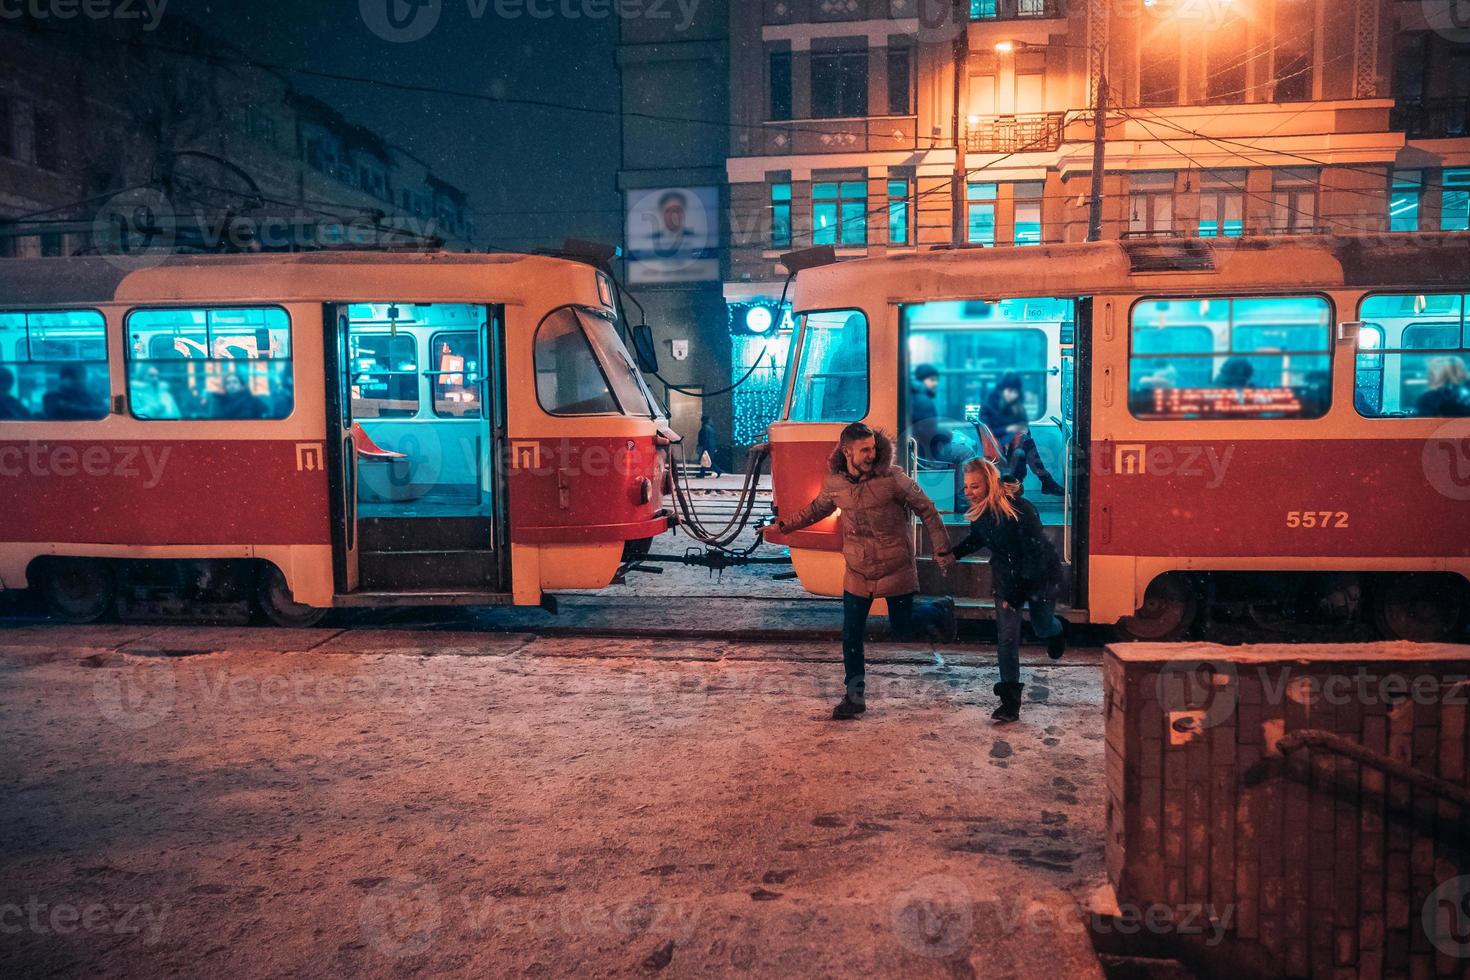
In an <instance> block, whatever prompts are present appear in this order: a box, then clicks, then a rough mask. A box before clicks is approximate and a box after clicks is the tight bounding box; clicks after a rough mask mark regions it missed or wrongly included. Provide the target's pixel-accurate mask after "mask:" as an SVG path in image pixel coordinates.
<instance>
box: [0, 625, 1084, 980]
mask: <svg viewBox="0 0 1470 980" xmlns="http://www.w3.org/2000/svg"><path fill="white" fill-rule="evenodd" d="M1035 652H1036V651H1034V650H1031V651H1028V653H1029V654H1030V655H1031V656H1029V657H1028V663H1029V664H1030V666H1028V674H1029V675H1030V680H1031V681H1032V684H1031V687H1029V688H1028V692H1027V693H1028V695H1029V699H1028V702H1027V704H1026V707H1025V710H1024V712H1023V720H1022V722H1021V723H1020V724H1019V725H1016V726H1011V727H1009V728H1005V729H1000V728H996V727H994V726H993V725H992V724H991V723H990V721H989V718H988V715H989V712H990V709H991V707H992V701H993V697H992V695H991V693H990V685H991V684H992V683H993V682H994V680H995V674H994V669H993V667H992V666H991V664H990V658H989V657H987V656H986V655H985V654H986V653H988V651H982V650H978V649H972V650H968V651H966V650H961V649H958V648H941V650H939V651H935V650H934V649H932V648H925V647H917V646H889V645H876V646H875V648H874V654H875V657H874V659H875V661H876V664H875V666H874V667H873V669H872V674H871V678H870V691H871V697H872V708H871V710H870V711H869V713H868V715H867V717H865V718H864V719H862V720H861V721H858V722H853V723H845V724H844V723H834V722H832V721H830V720H828V718H827V715H828V712H829V710H830V707H831V704H832V702H833V701H834V700H835V699H836V697H837V695H838V693H839V691H838V687H839V681H840V678H839V673H840V671H839V668H838V667H837V665H836V664H835V663H834V660H835V659H836V651H835V650H834V648H833V646H832V644H831V643H822V644H804V643H800V642H790V643H781V644H759V645H757V644H746V643H741V642H736V641H703V642H690V641H677V640H661V641H653V640H617V639H607V638H551V637H534V636H530V635H527V634H517V633H498V634H489V633H482V632H479V633H470V632H445V631H439V632H433V633H423V632H416V631H411V630H401V629H399V630H393V629H362V630H347V631H341V630H304V631H289V630H284V631H283V630H213V631H211V630H189V629H179V628H163V629H160V628H156V627H144V626H140V627H132V626H123V625H114V626H100V627H89V628H86V629H81V630H75V629H58V628H54V627H24V626H23V627H18V628H9V629H0V740H3V744H4V745H5V746H6V748H7V751H6V752H5V753H4V755H3V757H0V758H3V761H0V840H3V842H4V846H3V852H0V926H4V927H5V929H6V932H7V935H5V937H4V939H3V942H0V975H5V976H37V975H50V976H93V975H108V976H121V977H150V978H151V977H156V976H162V975H169V974H179V975H187V976H196V977H199V976H202V977H262V976H281V975H314V976H366V977H388V976H401V975H409V974H418V973H429V972H432V973H435V974H448V975H454V976H471V975H473V976H505V975H511V974H526V975H544V976H567V975H577V976H606V975H612V974H619V975H640V976H651V975H663V976H696V975H697V976H736V975H741V976H743V975H761V976H777V977H784V976H790V977H797V976H801V977H807V976H851V975H872V976H899V975H903V976H918V977H927V976H933V977H968V976H982V977H983V976H1006V975H1014V976H1030V975H1042V974H1043V973H1045V974H1049V975H1053V976H1067V977H1087V976H1098V975H1100V974H1099V973H1098V972H1097V969H1098V968H1097V965H1096V959H1095V957H1094V955H1093V953H1092V950H1091V947H1090V945H1089V943H1088V941H1087V937H1086V932H1085V930H1084V928H1083V924H1082V917H1081V914H1080V912H1079V911H1078V907H1077V902H1078V901H1079V900H1080V899H1081V898H1082V897H1084V896H1086V895H1088V894H1089V893H1090V892H1091V891H1092V889H1093V888H1094V887H1095V886H1096V885H1097V884H1098V883H1099V882H1101V881H1102V879H1103V867H1102V844H1103V826H1104V803H1103V800H1104V792H1103V787H1102V782H1103V724H1102V702H1103V697H1102V687H1101V676H1100V671H1099V670H1098V669H1097V661H1098V657H1097V655H1096V652H1095V651H1094V652H1092V653H1081V654H1079V655H1078V656H1077V657H1076V658H1074V659H1070V660H1069V661H1064V663H1065V664H1067V665H1066V666H1050V665H1047V664H1046V663H1045V658H1044V657H1042V658H1040V659H1041V661H1042V662H1041V663H1040V664H1037V663H1036V662H1035V657H1034V654H1035Z"/></svg>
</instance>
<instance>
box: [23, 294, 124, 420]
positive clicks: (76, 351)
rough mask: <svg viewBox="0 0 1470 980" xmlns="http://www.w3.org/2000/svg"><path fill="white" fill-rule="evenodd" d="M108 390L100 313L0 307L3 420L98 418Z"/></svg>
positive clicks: (104, 326) (103, 412) (104, 411)
mask: <svg viewBox="0 0 1470 980" xmlns="http://www.w3.org/2000/svg"><path fill="white" fill-rule="evenodd" d="M109 395H110V388H109V385H108V378H107V324H106V321H105V320H104V319H103V317H102V314H101V313H98V312H96V311H95V310H51V311H47V312H32V313H16V312H0V421H36V422H44V421H54V422H61V421H68V422H76V421H96V420H98V419H103V418H106V417H107V413H108V404H107V403H108V397H109Z"/></svg>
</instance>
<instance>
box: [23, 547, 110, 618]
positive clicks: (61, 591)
mask: <svg viewBox="0 0 1470 980" xmlns="http://www.w3.org/2000/svg"><path fill="white" fill-rule="evenodd" d="M116 590H117V586H116V583H115V582H114V580H113V575H112V570H111V569H110V568H108V567H107V565H106V564H104V563H103V562H100V561H97V560H95V559H92V558H54V559H51V560H49V561H48V562H47V563H46V567H45V571H44V572H43V573H42V577H41V594H42V595H43V597H44V598H45V601H46V609H47V611H48V612H50V613H51V615H52V616H54V617H56V618H57V619H59V620H61V621H62V622H65V623H95V622H97V620H99V619H101V618H102V617H103V616H106V615H107V613H108V612H109V611H110V610H111V609H112V600H113V596H114V594H115V592H116Z"/></svg>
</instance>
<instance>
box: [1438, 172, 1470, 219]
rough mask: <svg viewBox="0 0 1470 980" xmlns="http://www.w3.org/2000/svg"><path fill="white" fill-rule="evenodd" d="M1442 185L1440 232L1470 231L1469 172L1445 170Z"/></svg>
mask: <svg viewBox="0 0 1470 980" xmlns="http://www.w3.org/2000/svg"><path fill="white" fill-rule="evenodd" d="M1443 184H1444V203H1443V204H1442V205H1441V208H1440V213H1439V229H1440V231H1470V170H1446V171H1445V172H1444V180H1443Z"/></svg>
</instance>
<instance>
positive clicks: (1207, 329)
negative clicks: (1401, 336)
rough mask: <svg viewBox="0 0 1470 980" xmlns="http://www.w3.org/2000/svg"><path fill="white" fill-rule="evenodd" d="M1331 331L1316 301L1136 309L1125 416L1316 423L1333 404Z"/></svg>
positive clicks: (1226, 300)
mask: <svg viewBox="0 0 1470 980" xmlns="http://www.w3.org/2000/svg"><path fill="white" fill-rule="evenodd" d="M1331 324H1332V308H1331V305H1330V304H1329V303H1328V302H1327V300H1325V299H1323V298H1321V297H1318V296H1281V297H1264V298H1250V299H1246V298H1233V297H1209V298H1192V299H1147V300H1143V301H1141V302H1139V303H1138V304H1137V305H1136V306H1134V308H1133V314H1132V338H1133V350H1132V356H1131V359H1130V362H1129V386H1128V405H1129V408H1130V409H1131V410H1132V412H1133V415H1134V417H1136V418H1140V419H1149V420H1167V419H1315V418H1320V417H1322V416H1323V415H1325V414H1326V413H1327V409H1328V407H1329V406H1330V404H1331V401H1332V356H1331V337H1332V328H1331Z"/></svg>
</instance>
